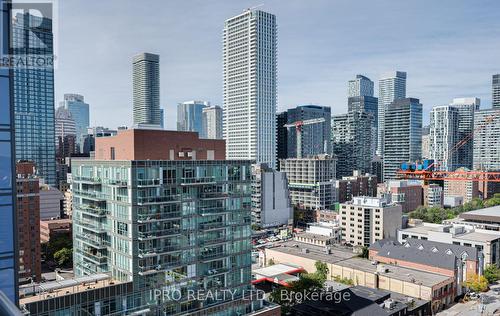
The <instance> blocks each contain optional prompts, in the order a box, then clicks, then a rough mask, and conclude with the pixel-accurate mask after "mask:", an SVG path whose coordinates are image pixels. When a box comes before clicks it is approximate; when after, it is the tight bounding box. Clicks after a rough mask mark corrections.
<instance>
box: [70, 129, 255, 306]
mask: <svg viewBox="0 0 500 316" xmlns="http://www.w3.org/2000/svg"><path fill="white" fill-rule="evenodd" d="M158 148H162V150H158ZM224 157H225V145H224V141H223V140H212V139H210V140H205V139H199V137H198V135H197V134H196V133H194V132H177V131H164V130H146V129H131V130H126V131H122V132H120V133H118V134H117V135H116V136H112V137H107V138H97V139H96V158H95V160H89V159H86V160H74V161H73V168H72V172H73V179H74V182H73V194H74V200H73V202H74V205H73V208H74V209H73V223H74V224H73V225H74V229H73V241H74V242H73V247H74V271H75V274H76V276H83V275H92V274H94V273H109V274H110V275H111V276H112V277H113V278H114V279H116V280H118V281H120V282H127V281H132V282H133V288H134V290H136V291H138V292H139V291H144V293H145V294H146V295H143V297H137V300H138V302H137V303H141V302H142V301H141V300H148V299H150V297H151V296H150V294H148V293H151V290H152V289H153V288H158V289H160V288H162V289H170V290H172V291H174V290H175V291H180V292H182V293H180V294H182V295H183V296H182V301H186V304H179V301H178V300H163V301H162V300H160V302H159V301H157V300H155V301H152V302H150V306H148V310H151V314H155V315H157V314H159V311H160V310H163V311H165V310H168V311H169V312H168V313H169V314H171V315H177V314H185V313H191V312H194V311H198V312H199V313H198V314H199V315H210V314H212V313H215V310H217V309H218V310H219V311H220V309H221V308H222V307H223V308H224V310H225V311H227V313H228V314H237V313H238V312H239V313H242V314H245V313H246V312H244V311H245V308H247V307H248V305H249V304H251V303H250V302H249V301H244V300H242V294H243V293H242V291H244V290H249V289H250V288H251V243H250V234H251V229H250V223H251V167H250V162H249V161H242V160H232V161H226V160H223V159H224ZM115 159H116V160H115ZM102 175H106V177H103V176H102ZM106 192H112V193H106ZM221 288H224V289H227V290H231V291H232V292H234V293H235V295H234V297H232V296H227V297H226V298H220V299H217V300H211V299H210V298H208V297H207V299H206V300H203V299H201V300H195V299H193V297H192V296H191V297H186V292H185V290H186V289H192V290H193V291H195V293H196V292H197V291H204V293H207V292H210V291H213V292H215V290H216V289H221ZM231 301H232V302H231ZM229 302H231V304H228V303H229ZM130 303H132V302H130ZM134 303H135V302H134ZM141 305H145V304H144V302H142V304H141Z"/></svg>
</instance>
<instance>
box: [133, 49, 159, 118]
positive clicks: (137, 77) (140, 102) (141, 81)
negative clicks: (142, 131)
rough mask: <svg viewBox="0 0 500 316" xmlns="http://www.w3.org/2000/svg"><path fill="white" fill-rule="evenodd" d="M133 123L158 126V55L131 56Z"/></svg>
mask: <svg viewBox="0 0 500 316" xmlns="http://www.w3.org/2000/svg"><path fill="white" fill-rule="evenodd" d="M133 86H134V87H133V97H134V125H137V126H140V125H156V126H160V124H161V118H160V56H159V55H155V54H151V53H141V54H138V55H136V56H134V58H133Z"/></svg>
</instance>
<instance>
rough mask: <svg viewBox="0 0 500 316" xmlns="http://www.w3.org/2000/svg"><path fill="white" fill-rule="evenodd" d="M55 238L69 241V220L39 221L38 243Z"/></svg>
mask: <svg viewBox="0 0 500 316" xmlns="http://www.w3.org/2000/svg"><path fill="white" fill-rule="evenodd" d="M56 236H66V237H67V238H68V239H71V219H70V218H64V219H52V220H43V221H40V241H41V242H43V243H45V242H48V241H50V239H52V238H54V237H56Z"/></svg>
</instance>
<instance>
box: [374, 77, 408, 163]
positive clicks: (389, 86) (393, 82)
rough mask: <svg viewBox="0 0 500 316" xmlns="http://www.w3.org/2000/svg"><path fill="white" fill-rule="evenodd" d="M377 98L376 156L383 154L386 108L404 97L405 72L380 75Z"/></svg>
mask: <svg viewBox="0 0 500 316" xmlns="http://www.w3.org/2000/svg"><path fill="white" fill-rule="evenodd" d="M378 84H379V96H378V131H377V133H378V139H377V154H378V155H379V156H383V154H384V126H385V112H386V109H387V106H389V104H391V103H392V102H393V101H394V100H398V99H403V98H405V97H406V72H402V71H393V72H388V73H385V74H383V75H382V77H381V78H380V80H379V82H378Z"/></svg>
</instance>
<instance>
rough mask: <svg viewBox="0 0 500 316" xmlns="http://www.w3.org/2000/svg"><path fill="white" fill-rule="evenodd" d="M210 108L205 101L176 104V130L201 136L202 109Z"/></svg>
mask: <svg viewBox="0 0 500 316" xmlns="http://www.w3.org/2000/svg"><path fill="white" fill-rule="evenodd" d="M208 106H210V103H209V102H206V101H186V102H182V103H179V104H177V130H178V131H184V132H198V135H200V136H201V135H203V109H204V108H206V107H208Z"/></svg>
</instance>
